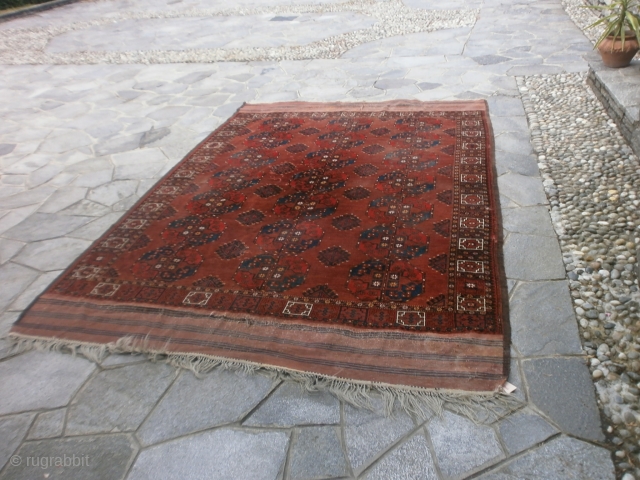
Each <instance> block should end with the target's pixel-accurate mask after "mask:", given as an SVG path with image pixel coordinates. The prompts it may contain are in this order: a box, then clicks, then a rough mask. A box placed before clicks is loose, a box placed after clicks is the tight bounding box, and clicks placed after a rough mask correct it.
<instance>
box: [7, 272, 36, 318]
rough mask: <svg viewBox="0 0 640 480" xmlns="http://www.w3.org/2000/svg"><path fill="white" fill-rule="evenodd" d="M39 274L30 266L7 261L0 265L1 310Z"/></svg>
mask: <svg viewBox="0 0 640 480" xmlns="http://www.w3.org/2000/svg"><path fill="white" fill-rule="evenodd" d="M37 276H38V274H37V273H36V272H34V271H33V270H31V269H30V268H27V267H23V266H22V265H16V264H15V263H7V264H5V265H2V266H1V267H0V284H2V288H0V310H4V309H5V308H7V307H8V306H9V305H10V304H11V302H13V301H14V300H15V299H16V298H17V297H18V296H19V295H20V294H21V293H22V292H23V291H24V290H25V289H26V288H27V287H28V286H29V285H30V284H31V282H33V281H34V280H35V279H36V277H37Z"/></svg>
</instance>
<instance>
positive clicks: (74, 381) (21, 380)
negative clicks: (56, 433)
mask: <svg viewBox="0 0 640 480" xmlns="http://www.w3.org/2000/svg"><path fill="white" fill-rule="evenodd" d="M94 369H95V365H94V364H92V363H91V362H89V361H88V360H84V359H82V358H80V357H72V356H71V355H64V354H60V353H46V352H36V351H33V352H28V353H25V354H22V355H18V356H15V357H13V358H9V359H7V360H5V361H3V362H1V363H0V378H1V379H2V381H1V382H0V398H2V401H1V402H0V415H6V414H9V413H14V412H23V411H27V410H38V409H45V408H46V409H49V408H57V407H63V406H65V405H67V404H68V403H69V401H70V400H71V398H72V397H73V395H74V394H75V393H76V391H77V390H78V389H79V388H80V386H81V385H82V384H83V383H84V382H85V381H86V379H87V378H88V377H89V375H91V372H93V370H94Z"/></svg>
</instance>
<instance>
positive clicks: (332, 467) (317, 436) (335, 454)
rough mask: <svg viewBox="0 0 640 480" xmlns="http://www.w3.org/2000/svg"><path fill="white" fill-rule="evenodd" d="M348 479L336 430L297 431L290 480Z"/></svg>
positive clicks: (338, 431)
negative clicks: (345, 477)
mask: <svg viewBox="0 0 640 480" xmlns="http://www.w3.org/2000/svg"><path fill="white" fill-rule="evenodd" d="M346 475H348V467H347V461H346V459H345V457H344V453H343V451H342V445H341V444H340V430H339V428H337V427H307V428H302V429H300V430H299V431H298V435H297V437H296V439H295V442H294V444H293V446H292V447H291V454H290V460H289V476H290V477H291V478H295V479H296V480H313V479H316V478H334V477H343V476H346Z"/></svg>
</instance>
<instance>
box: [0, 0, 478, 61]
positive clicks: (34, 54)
mask: <svg viewBox="0 0 640 480" xmlns="http://www.w3.org/2000/svg"><path fill="white" fill-rule="evenodd" d="M326 12H355V13H360V14H363V15H367V16H369V17H373V18H375V19H376V20H378V21H377V22H376V23H375V24H374V25H373V26H371V27H369V28H365V29H360V30H356V31H353V32H349V33H345V34H341V35H334V36H330V37H327V38H325V39H322V40H320V41H316V42H312V43H309V44H307V45H300V46H281V47H265V48H234V49H224V48H215V49H190V50H170V51H158V50H153V51H127V52H107V51H84V52H71V53H46V52H45V48H46V46H47V43H48V42H49V40H51V39H52V38H53V37H55V36H57V35H61V34H64V33H67V32H70V31H74V30H82V29H87V28H95V27H98V26H102V25H108V24H111V23H113V22H117V21H121V20H130V19H156V18H183V17H196V18H203V17H214V16H247V15H259V14H265V13H268V14H273V15H286V14H301V13H326ZM478 13H479V10H477V9H475V10H473V9H462V10H433V11H429V10H422V9H413V8H409V7H406V6H405V5H404V4H403V3H402V1H401V0H390V1H387V2H378V1H376V0H351V1H349V2H346V3H340V4H324V5H292V6H280V7H271V8H266V7H262V8H251V9H250V8H236V9H226V10H196V9H191V10H174V11H162V12H144V11H139V12H122V13H120V14H118V15H115V16H110V17H109V18H101V19H96V20H92V21H85V22H74V23H70V24H66V25H60V26H50V27H34V28H23V29H8V30H4V31H0V63H3V64H9V65H23V64H80V65H87V64H97V63H116V64H123V63H126V64H128V63H142V64H158V63H211V62H249V61H257V60H269V61H279V60H308V59H317V58H322V59H334V58H338V57H340V55H342V54H343V53H345V52H346V51H347V50H349V49H351V48H354V47H357V46H358V45H361V44H363V43H367V42H372V41H374V40H380V39H383V38H388V37H394V36H397V35H407V34H411V33H419V32H432V31H435V30H442V29H445V28H457V27H465V26H471V25H473V24H474V23H475V21H476V18H477V16H478Z"/></svg>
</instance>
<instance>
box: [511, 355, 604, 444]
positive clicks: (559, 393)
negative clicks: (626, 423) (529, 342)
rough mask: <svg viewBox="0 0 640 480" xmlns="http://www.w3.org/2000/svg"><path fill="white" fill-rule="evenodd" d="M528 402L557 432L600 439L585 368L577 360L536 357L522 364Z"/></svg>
mask: <svg viewBox="0 0 640 480" xmlns="http://www.w3.org/2000/svg"><path fill="white" fill-rule="evenodd" d="M522 367H523V370H524V375H525V377H526V379H527V384H528V386H529V398H530V400H531V401H532V402H533V403H534V404H535V405H536V406H537V407H538V408H539V409H540V410H541V411H542V412H543V413H544V414H545V415H547V416H548V417H549V418H550V419H551V420H553V422H554V423H555V424H556V425H558V426H559V427H560V429H561V430H562V431H563V432H565V433H568V434H571V435H574V436H576V437H580V438H585V439H587V440H593V441H598V442H601V441H603V440H604V435H603V433H602V425H601V423H600V412H599V410H598V406H597V405H596V400H595V394H594V387H593V382H592V380H591V375H590V374H589V369H588V368H587V366H586V365H585V362H584V360H582V359H581V358H538V359H533V360H525V361H523V363H522Z"/></svg>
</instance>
